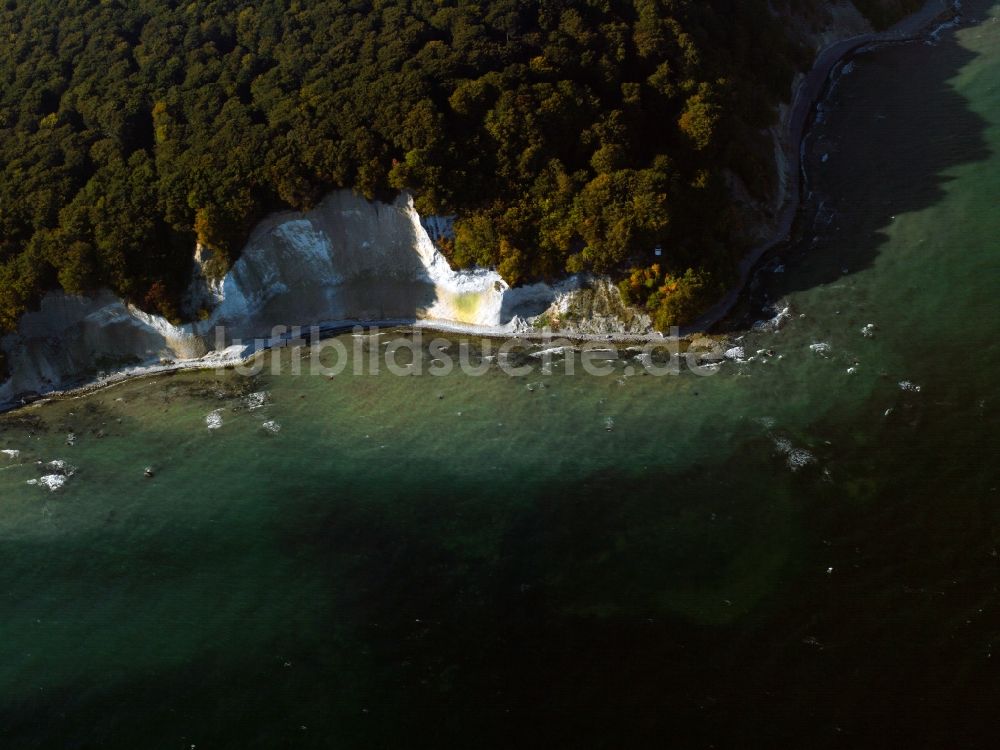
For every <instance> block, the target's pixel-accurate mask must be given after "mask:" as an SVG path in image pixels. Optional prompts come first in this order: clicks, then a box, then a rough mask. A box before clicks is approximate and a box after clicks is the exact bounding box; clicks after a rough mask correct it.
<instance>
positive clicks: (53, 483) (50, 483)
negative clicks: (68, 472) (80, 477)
mask: <svg viewBox="0 0 1000 750" xmlns="http://www.w3.org/2000/svg"><path fill="white" fill-rule="evenodd" d="M27 483H28V484H32V485H40V486H42V487H48V488H49V491H50V492H55V491H56V490H58V489H62V487H63V486H64V485H65V484H66V477H65V476H63V475H62V474H46V475H45V476H44V477H42V478H41V479H29V480H28V482H27Z"/></svg>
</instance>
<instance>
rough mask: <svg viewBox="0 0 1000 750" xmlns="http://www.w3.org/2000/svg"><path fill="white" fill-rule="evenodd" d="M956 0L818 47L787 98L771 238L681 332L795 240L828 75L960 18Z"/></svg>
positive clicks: (707, 322)
mask: <svg viewBox="0 0 1000 750" xmlns="http://www.w3.org/2000/svg"><path fill="white" fill-rule="evenodd" d="M960 7H961V2H960V0H927V3H926V4H925V5H924V7H923V8H921V9H920V10H918V11H916V12H914V13H912V14H910V15H909V16H907V17H906V18H903V19H902V20H900V21H898V22H897V23H896V24H894V25H893V26H892V27H891V28H889V29H886V30H885V31H881V32H872V33H870V34H861V35H859V36H855V37H851V38H849V39H842V40H841V41H839V42H834V43H833V44H830V45H828V46H827V47H825V48H823V49H822V50H820V51H819V52H818V53H817V55H816V59H815V60H814V61H813V65H812V68H810V69H809V71H808V72H807V73H806V74H805V77H804V78H803V80H802V81H801V83H800V84H799V86H798V88H797V89H796V92H795V96H794V97H793V99H792V111H791V114H790V116H789V122H788V134H789V136H790V137H789V143H790V144H792V145H794V146H795V148H794V149H792V159H793V162H792V164H791V165H790V167H789V170H788V171H789V174H790V179H791V186H790V189H789V194H788V198H787V199H786V200H785V204H784V206H783V207H782V209H781V211H780V213H779V219H778V223H777V229H776V230H775V232H774V234H773V236H772V237H770V238H769V239H767V240H765V241H764V242H762V243H760V244H759V245H757V246H756V247H754V248H752V249H751V250H750V252H749V253H748V254H747V255H746V256H744V258H743V259H742V260H741V261H740V262H739V264H738V266H737V268H738V270H739V280H738V281H737V282H736V283H735V284H734V285H733V286H732V287H731V288H730V289H729V291H728V292H726V294H725V295H724V296H723V297H722V299H720V300H719V301H718V302H716V303H715V305H713V306H712V307H710V308H709V309H708V310H707V311H706V312H705V313H703V314H702V315H701V316H700V317H699V318H698V319H697V320H695V322H694V323H691V324H690V325H688V326H684V327H683V328H682V329H681V330H682V333H683V334H685V335H687V334H695V333H705V334H707V333H708V332H709V329H710V328H712V327H713V326H715V325H717V324H718V323H720V322H721V321H722V320H724V319H725V318H726V316H727V315H729V313H731V312H732V310H733V308H734V307H736V304H737V303H738V302H739V300H740V297H741V296H742V295H743V292H744V290H745V289H746V287H747V284H748V283H749V282H750V280H751V279H752V278H753V277H754V275H755V274H756V272H757V270H758V267H759V265H760V262H761V260H763V258H764V257H765V256H766V255H767V254H768V253H770V252H771V251H773V250H775V249H776V248H778V247H781V246H782V245H784V244H786V243H789V242H792V241H794V239H795V237H794V236H793V232H794V229H795V223H796V220H797V219H798V216H799V212H800V210H801V209H802V188H803V185H804V184H805V183H806V175H805V174H804V170H805V163H804V159H803V149H804V148H805V144H806V140H807V139H808V137H809V133H810V130H811V126H812V125H813V123H814V121H815V114H816V107H817V106H818V105H819V104H821V103H822V102H823V101H824V100H825V99H826V97H827V95H828V94H829V92H830V84H831V81H832V79H833V76H834V75H835V73H836V72H837V70H838V69H839V68H841V67H842V66H843V65H844V63H846V62H848V61H849V60H850V59H851V58H852V57H853V56H854V55H856V54H858V53H860V52H862V51H870V50H873V49H877V48H879V47H882V46H886V45H892V44H905V43H909V42H915V41H919V40H921V39H923V38H924V37H925V36H927V35H928V33H933V32H934V31H935V30H936V29H937V28H939V27H940V26H942V25H946V24H949V23H952V22H954V21H955V20H956V19H957V18H959V17H960V16H961V11H960Z"/></svg>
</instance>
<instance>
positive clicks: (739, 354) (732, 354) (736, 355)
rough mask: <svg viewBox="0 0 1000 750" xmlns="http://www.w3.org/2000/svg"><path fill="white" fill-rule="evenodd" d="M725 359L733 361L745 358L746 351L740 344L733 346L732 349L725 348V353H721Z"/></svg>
mask: <svg viewBox="0 0 1000 750" xmlns="http://www.w3.org/2000/svg"><path fill="white" fill-rule="evenodd" d="M723 356H724V357H725V358H726V359H731V360H734V361H737V362H738V361H740V360H743V359H746V358H747V353H746V352H745V351H744V350H743V347H742V346H734V347H733V348H732V349H727V350H726V353H725V354H724V355H723Z"/></svg>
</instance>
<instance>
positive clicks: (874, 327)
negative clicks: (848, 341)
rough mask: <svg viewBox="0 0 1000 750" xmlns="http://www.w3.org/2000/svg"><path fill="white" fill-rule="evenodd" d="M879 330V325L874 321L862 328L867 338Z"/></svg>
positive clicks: (862, 332)
mask: <svg viewBox="0 0 1000 750" xmlns="http://www.w3.org/2000/svg"><path fill="white" fill-rule="evenodd" d="M877 330H878V326H877V325H875V324H874V323H869V324H868V325H866V326H865V327H864V328H862V329H861V335H862V336H864V337H865V338H866V339H870V338H872V336H874V335H875V331H877Z"/></svg>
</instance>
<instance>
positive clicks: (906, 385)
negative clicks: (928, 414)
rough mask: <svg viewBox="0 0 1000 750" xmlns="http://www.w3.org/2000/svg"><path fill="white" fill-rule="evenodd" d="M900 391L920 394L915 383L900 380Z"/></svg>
mask: <svg viewBox="0 0 1000 750" xmlns="http://www.w3.org/2000/svg"><path fill="white" fill-rule="evenodd" d="M899 388H900V390H903V391H909V392H910V393H920V386H919V385H917V384H916V383H911V382H910V381H909V380H902V381H900V383H899Z"/></svg>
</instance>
